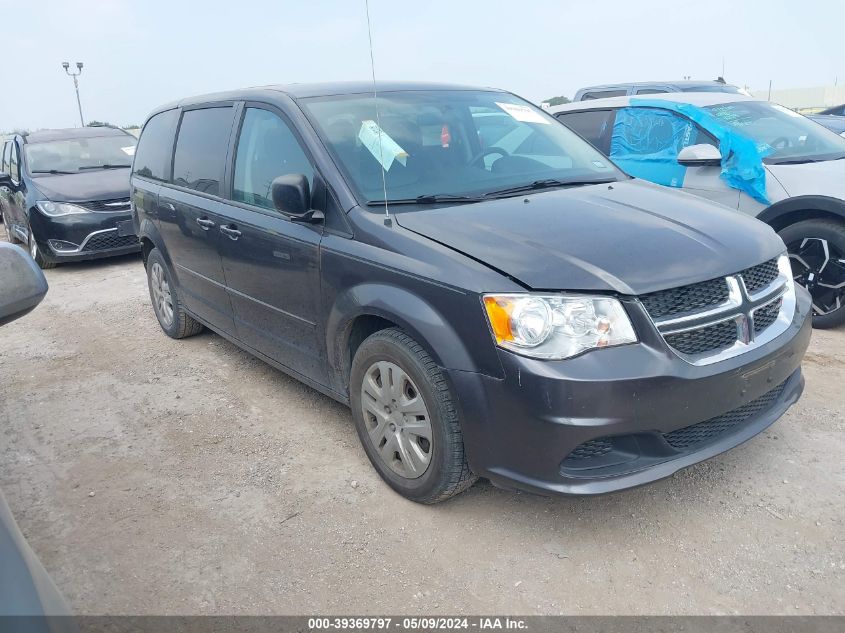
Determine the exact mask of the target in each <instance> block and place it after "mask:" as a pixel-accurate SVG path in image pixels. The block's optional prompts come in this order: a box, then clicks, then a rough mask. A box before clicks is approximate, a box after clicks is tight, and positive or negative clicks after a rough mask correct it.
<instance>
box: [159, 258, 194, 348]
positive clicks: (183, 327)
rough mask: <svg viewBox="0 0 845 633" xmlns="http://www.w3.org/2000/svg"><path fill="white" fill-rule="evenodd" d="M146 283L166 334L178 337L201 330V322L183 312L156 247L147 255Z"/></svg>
mask: <svg viewBox="0 0 845 633" xmlns="http://www.w3.org/2000/svg"><path fill="white" fill-rule="evenodd" d="M147 285H148V286H149V288H150V299H151V300H152V302H153V311H154V312H155V315H156V319H158V324H159V325H160V326H161V329H162V330H164V333H165V334H167V336H169V337H170V338H176V339H179V338H186V337H188V336H194V335H195V334H199V333H200V332H202V330H203V325H202V323H200V322H199V321H197V320H196V319H194V318H193V317H192V316H191V315H190V314H188V313H187V312H185V307H184V306H183V305H182V300H181V298H180V296H179V291H178V290H177V289H176V286H175V285H174V283H173V275H172V274H171V273H170V267H169V266H168V265H167V262H166V261H165V260H164V257H163V256H162V254H161V252H160V251H159V250H158V249H157V248H154V249H153V250H152V251H150V254H149V255H148V256H147Z"/></svg>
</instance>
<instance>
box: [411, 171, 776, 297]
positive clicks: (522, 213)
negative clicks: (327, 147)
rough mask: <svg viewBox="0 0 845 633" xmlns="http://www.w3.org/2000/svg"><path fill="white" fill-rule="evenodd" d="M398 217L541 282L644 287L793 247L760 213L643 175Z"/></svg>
mask: <svg viewBox="0 0 845 633" xmlns="http://www.w3.org/2000/svg"><path fill="white" fill-rule="evenodd" d="M395 218H396V221H397V223H398V224H399V225H401V226H403V227H405V228H407V229H409V230H411V231H414V232H416V233H419V234H421V235H424V236H426V237H428V238H430V239H432V240H435V241H437V242H440V243H441V244H444V245H446V246H449V247H451V248H453V249H455V250H456V251H459V252H461V253H464V254H465V255H468V256H469V257H472V258H473V259H476V260H478V261H480V262H482V263H484V264H486V265H488V266H490V267H492V268H495V269H497V270H499V271H501V272H503V273H505V274H506V275H508V276H510V277H513V278H514V279H516V280H518V281H519V282H521V283H522V284H523V285H525V286H527V287H529V288H532V289H536V290H598V291H612V292H618V293H622V294H629V295H634V294H637V295H638V294H644V293H647V292H653V291H655V290H664V289H666V288H672V287H676V286H683V285H686V284H690V283H695V282H698V281H705V280H707V279H712V278H714V277H719V276H723V275H728V274H732V273H735V272H738V271H740V270H743V269H744V268H748V267H750V266H753V265H755V264H759V263H761V262H764V261H766V260H767V259H771V258H772V257H775V256H777V255H779V254H780V253H782V252H783V251H784V250H785V247H784V245H783V242H782V241H781V239H780V238H779V237H778V236H777V235H776V234H775V232H774V231H773V230H772V229H771V228H769V227H768V226H767V225H765V224H763V223H762V222H759V221H758V220H755V219H753V218H750V217H747V216H744V215H742V214H740V213H738V212H736V211H733V210H731V209H728V208H727V207H723V206H721V205H717V204H714V203H712V202H708V201H706V200H702V199H701V198H698V197H695V196H692V195H690V194H686V193H683V192H676V191H672V190H669V189H665V188H663V187H658V186H657V185H652V184H649V183H644V182H642V181H637V180H631V181H627V182H618V183H613V185H592V186H586V187H579V188H573V189H561V190H556V191H549V192H544V193H537V194H533V195H529V196H517V197H513V198H506V199H502V200H492V201H490V202H481V203H475V204H466V205H461V206H455V207H449V208H439V209H429V210H421V211H416V212H407V213H397V214H396V215H395ZM490 290H491V291H492V290H495V288H491V289H490Z"/></svg>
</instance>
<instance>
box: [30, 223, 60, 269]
mask: <svg viewBox="0 0 845 633" xmlns="http://www.w3.org/2000/svg"><path fill="white" fill-rule="evenodd" d="M29 254H30V255H31V256H32V259H33V260H35V263H36V264H38V267H39V268H41V269H43V270H48V269H50V268H55V267H56V263H55V262H48V261H47V260H46V259H44V256H43V255H42V254H41V249H40V248H38V242H36V241H35V234H34V233H33V232H32V229H29Z"/></svg>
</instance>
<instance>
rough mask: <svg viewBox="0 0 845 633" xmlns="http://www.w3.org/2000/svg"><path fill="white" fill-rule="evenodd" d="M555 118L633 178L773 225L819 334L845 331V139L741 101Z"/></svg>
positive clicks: (621, 103)
mask: <svg viewBox="0 0 845 633" xmlns="http://www.w3.org/2000/svg"><path fill="white" fill-rule="evenodd" d="M550 112H551V113H552V114H554V115H555V116H556V117H557V118H558V119H559V120H560V121H561V122H563V123H564V124H565V125H567V126H568V127H570V128H571V129H573V130H574V131H575V132H577V133H578V134H580V135H581V136H583V137H584V138H585V139H587V140H588V141H590V142H591V143H592V144H593V145H594V146H595V147H596V148H598V149H599V150H600V151H601V152H602V153H604V154H605V155H607V156H608V157H609V158H611V159H612V160H613V162H615V163H616V164H617V165H618V166H619V167H621V168H622V169H623V170H625V171H626V172H627V173H628V174H630V175H631V176H634V177H637V178H643V179H645V180H650V181H652V182H655V183H657V184H660V185H665V186H669V187H676V188H681V189H684V190H685V191H688V192H689V193H692V194H695V195H698V196H702V197H705V198H709V199H711V200H714V201H716V202H719V203H721V204H724V205H726V206H729V207H731V208H732V209H736V210H738V211H742V212H744V213H748V214H750V215H754V216H756V217H757V218H759V219H760V220H762V221H764V222H766V223H768V224H770V225H771V226H772V227H773V228H774V229H775V230H776V231H778V233H779V234H780V236H781V237H782V238H783V241H784V242H786V245H787V248H788V250H789V255H790V258H791V261H792V269H793V273H794V276H795V280H796V281H797V282H798V283H800V284H801V285H803V286H805V287H806V288H807V289H808V290H809V291H810V293H811V294H812V296H813V310H814V317H813V325H814V326H815V327H821V328H825V327H833V326H836V325H840V324H842V323H845V160H843V159H845V138H842V137H840V136H838V135H837V134H835V133H833V132H831V131H830V130H827V129H825V128H824V127H823V126H821V125H819V124H818V123H815V122H813V121H811V120H810V119H808V118H806V117H804V116H802V115H800V114H797V113H795V112H793V111H791V110H788V109H787V108H784V107H782V106H779V105H776V104H773V103H769V102H767V101H760V100H756V99H754V98H751V97H747V96H744V95H739V94H723V93H669V94H660V95H648V97H636V96H634V97H614V98H609V99H595V100H591V101H585V102H580V103H570V104H566V105H563V106H557V107H554V108H552V109H551V110H550Z"/></svg>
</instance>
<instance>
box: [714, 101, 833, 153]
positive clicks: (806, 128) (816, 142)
mask: <svg viewBox="0 0 845 633" xmlns="http://www.w3.org/2000/svg"><path fill="white" fill-rule="evenodd" d="M705 110H707V111H709V112H710V114H712V115H713V116H715V117H716V118H717V119H719V120H720V121H722V122H723V123H726V124H727V125H729V126H730V127H732V128H734V129H735V130H737V131H738V132H740V133H742V134H744V135H745V136H748V137H750V138H751V139H752V140H754V141H755V142H756V143H763V144H766V145H768V146H769V147H771V148H772V150H773V151H772V152H771V153H770V154H769V155H768V157H766V158H765V159H764V162H766V163H773V164H778V163H781V164H782V163H810V162H816V161H825V160H835V159H839V158H842V157H845V139H843V138H842V137H840V136H837V135H836V134H834V133H833V132H831V131H830V130H827V129H825V128H824V127H822V126H821V125H819V124H818V123H816V122H814V121H811V120H810V119H808V118H807V117H805V116H803V115H801V114H798V113H797V112H793V111H792V110H789V109H788V108H784V107H783V106H780V105H776V104H773V103H768V102H765V101H735V102H733V103H720V104H718V105H713V106H708V107H706V108H705Z"/></svg>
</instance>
